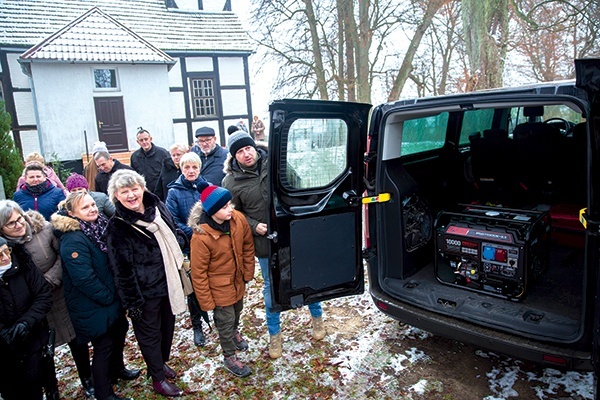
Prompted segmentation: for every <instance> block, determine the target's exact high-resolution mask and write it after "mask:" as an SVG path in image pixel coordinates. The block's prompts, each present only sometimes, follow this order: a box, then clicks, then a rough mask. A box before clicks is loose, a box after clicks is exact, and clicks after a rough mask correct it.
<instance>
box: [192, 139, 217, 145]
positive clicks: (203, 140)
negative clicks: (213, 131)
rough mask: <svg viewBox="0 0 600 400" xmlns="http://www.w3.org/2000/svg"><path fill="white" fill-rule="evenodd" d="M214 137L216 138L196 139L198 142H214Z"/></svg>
mask: <svg viewBox="0 0 600 400" xmlns="http://www.w3.org/2000/svg"><path fill="white" fill-rule="evenodd" d="M213 139H214V138H208V139H198V140H196V141H197V142H198V143H201V144H209V143H210V142H212V141H213Z"/></svg>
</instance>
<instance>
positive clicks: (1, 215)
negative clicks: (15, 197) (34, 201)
mask: <svg viewBox="0 0 600 400" xmlns="http://www.w3.org/2000/svg"><path fill="white" fill-rule="evenodd" d="M14 211H16V212H18V213H19V214H20V215H24V214H25V212H24V211H23V209H22V208H21V206H20V205H19V204H18V203H17V202H15V201H12V200H0V230H1V229H2V228H4V225H6V223H7V222H8V220H9V219H10V217H12V215H13V212H14ZM1 234H2V233H1V232H0V235H1Z"/></svg>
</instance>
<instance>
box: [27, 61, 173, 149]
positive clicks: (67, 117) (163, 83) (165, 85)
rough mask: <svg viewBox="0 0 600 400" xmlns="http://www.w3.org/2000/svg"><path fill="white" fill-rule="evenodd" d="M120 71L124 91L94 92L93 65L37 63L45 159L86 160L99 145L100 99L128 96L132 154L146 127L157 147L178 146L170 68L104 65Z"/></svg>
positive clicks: (34, 72) (34, 73) (125, 99)
mask: <svg viewBox="0 0 600 400" xmlns="http://www.w3.org/2000/svg"><path fill="white" fill-rule="evenodd" d="M102 67H104V68H116V69H117V71H118V72H117V75H118V82H119V85H120V88H119V90H118V91H110V92H94V85H93V77H92V75H93V66H92V65H89V64H62V63H33V64H32V76H33V80H34V87H35V94H36V102H37V109H38V121H37V125H38V130H39V131H40V136H41V140H42V147H43V152H44V154H50V153H52V152H56V153H57V154H58V156H59V159H60V160H74V159H79V158H81V154H82V153H83V152H85V139H84V133H83V132H84V131H86V132H87V141H88V145H89V146H90V148H91V145H92V143H93V142H94V141H95V140H97V138H98V132H97V126H96V114H95V109H94V97H102V96H122V97H123V107H124V112H125V123H126V128H127V136H128V143H129V149H130V150H136V149H137V148H138V147H139V146H138V145H137V143H136V142H135V133H136V132H137V127H138V126H143V127H144V128H145V129H147V130H148V131H149V132H150V133H151V134H152V137H153V141H154V143H156V144H157V145H159V146H162V147H166V146H168V145H170V144H171V143H172V140H173V127H172V117H171V106H170V101H169V99H170V96H169V81H168V76H167V67H166V66H165V65H128V64H126V65H125V64H124V65H102Z"/></svg>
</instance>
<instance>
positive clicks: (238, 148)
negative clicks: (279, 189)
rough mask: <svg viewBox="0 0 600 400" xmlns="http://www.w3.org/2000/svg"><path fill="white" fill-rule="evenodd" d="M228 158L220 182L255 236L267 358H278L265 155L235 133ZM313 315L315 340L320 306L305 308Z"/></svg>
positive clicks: (278, 330) (322, 332)
mask: <svg viewBox="0 0 600 400" xmlns="http://www.w3.org/2000/svg"><path fill="white" fill-rule="evenodd" d="M227 147H228V149H229V153H230V157H228V159H227V162H226V163H225V167H226V170H227V175H226V176H225V178H224V179H223V187H224V188H227V189H229V191H230V192H231V194H232V196H233V199H232V203H233V205H234V206H235V209H236V210H239V211H241V212H242V213H243V214H244V215H245V216H246V219H247V220H248V223H249V224H250V228H251V230H252V235H253V237H254V249H255V253H256V257H258V262H259V264H260V270H261V273H262V276H263V280H264V287H263V296H264V300H265V310H266V319H267V329H268V331H269V337H270V341H269V356H270V357H271V358H278V357H281V352H282V348H281V345H282V342H283V340H282V337H281V321H280V313H279V312H273V311H272V310H271V308H272V306H271V304H272V299H271V280H270V277H269V269H268V256H269V242H268V239H267V238H266V236H265V235H266V233H267V224H266V221H267V213H268V210H267V199H268V186H267V182H268V181H267V169H268V168H267V157H268V155H267V152H266V150H265V149H262V148H260V149H257V147H256V143H255V142H254V140H253V139H252V138H251V137H250V135H249V134H248V133H247V132H244V131H238V132H235V133H234V134H232V135H231V136H230V137H229V140H228V142H227ZM308 308H309V310H310V314H311V316H312V336H313V338H314V339H316V340H321V339H323V338H324V337H325V335H326V332H325V327H324V326H323V318H322V314H323V310H322V308H321V304H320V303H314V304H310V305H309V306H308Z"/></svg>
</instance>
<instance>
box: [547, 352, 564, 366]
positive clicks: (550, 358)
mask: <svg viewBox="0 0 600 400" xmlns="http://www.w3.org/2000/svg"><path fill="white" fill-rule="evenodd" d="M542 358H543V359H544V361H546V362H550V363H552V364H557V365H567V359H566V358H562V357H557V356H551V355H549V354H544V356H543V357H542Z"/></svg>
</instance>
